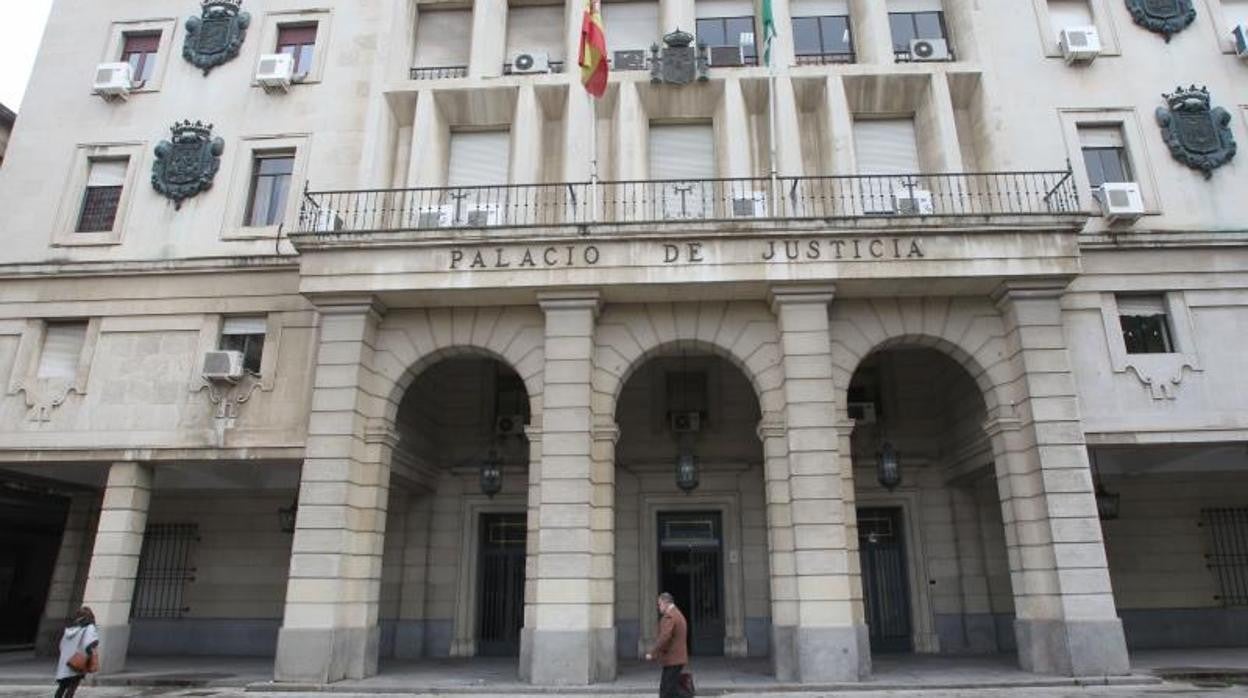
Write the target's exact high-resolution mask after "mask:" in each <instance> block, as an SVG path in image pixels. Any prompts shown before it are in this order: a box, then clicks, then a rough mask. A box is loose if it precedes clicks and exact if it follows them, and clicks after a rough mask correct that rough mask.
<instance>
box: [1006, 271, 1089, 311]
mask: <svg viewBox="0 0 1248 698" xmlns="http://www.w3.org/2000/svg"><path fill="white" fill-rule="evenodd" d="M1070 281H1071V279H1070V277H1065V276H1060V277H1040V278H1036V279H1013V280H1010V281H1004V282H1002V283H1001V285H999V286H997V288H996V289H995V290H993V292H992V302H993V303H995V304H996V305H997V308H998V309H1005V308H1006V307H1007V306H1008V305H1009V304H1010V303H1011V302H1013V301H1017V300H1034V299H1058V298H1061V297H1062V294H1064V293H1066V287H1067V286H1068V285H1069V284H1070Z"/></svg>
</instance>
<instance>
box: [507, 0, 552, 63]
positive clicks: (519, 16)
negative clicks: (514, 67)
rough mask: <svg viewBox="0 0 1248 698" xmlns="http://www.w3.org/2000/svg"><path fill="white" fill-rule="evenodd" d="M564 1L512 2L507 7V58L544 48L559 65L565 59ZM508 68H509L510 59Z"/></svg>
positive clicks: (539, 50) (508, 59)
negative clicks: (556, 4)
mask: <svg viewBox="0 0 1248 698" xmlns="http://www.w3.org/2000/svg"><path fill="white" fill-rule="evenodd" d="M563 31H564V23H563V4H562V3H560V4H559V5H558V6H555V5H539V6H535V7H529V6H522V7H516V6H512V8H511V9H509V10H508V11H507V44H506V45H507V58H506V60H507V61H509V62H510V61H511V59H512V57H514V56H515V55H516V54H519V53H531V52H534V51H538V52H545V53H546V54H547V55H548V56H549V58H550V60H551V61H552V62H553V63H554V64H555V65H553V66H551V69H552V70H556V69H558V67H559V64H560V62H561V61H562V60H563V52H564V47H563V41H564V37H563ZM506 70H507V71H510V70H511V66H510V63H508V64H507V66H506Z"/></svg>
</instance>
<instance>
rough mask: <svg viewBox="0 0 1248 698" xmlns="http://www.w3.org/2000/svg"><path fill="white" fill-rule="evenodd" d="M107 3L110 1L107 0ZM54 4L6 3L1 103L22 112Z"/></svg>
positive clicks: (0, 49) (0, 24) (0, 45)
mask: <svg viewBox="0 0 1248 698" xmlns="http://www.w3.org/2000/svg"><path fill="white" fill-rule="evenodd" d="M105 1H107V0H105ZM50 9H52V0H20V1H19V0H7V1H6V2H4V19H3V21H0V103H3V104H4V106H6V107H8V108H9V109H12V110H13V111H19V109H20V108H21V102H22V95H23V94H24V93H25V92H26V81H27V80H29V79H30V69H31V68H32V67H33V66H34V64H35V54H36V53H37V52H38V51H39V41H40V39H42V38H43V25H44V24H46V23H47V21H48V10H50Z"/></svg>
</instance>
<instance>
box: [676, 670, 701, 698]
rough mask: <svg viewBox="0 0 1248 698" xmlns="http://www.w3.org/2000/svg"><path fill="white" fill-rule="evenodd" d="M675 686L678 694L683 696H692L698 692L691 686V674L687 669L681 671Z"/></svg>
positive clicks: (688, 697) (689, 697)
mask: <svg viewBox="0 0 1248 698" xmlns="http://www.w3.org/2000/svg"><path fill="white" fill-rule="evenodd" d="M676 688H677V690H679V691H680V695H681V696H684V697H685V698H692V696H696V695H697V694H698V693H697V690H696V689H695V688H694V687H693V674H691V673H689V672H688V671H684V672H681V674H680V678H679V679H677V681H676Z"/></svg>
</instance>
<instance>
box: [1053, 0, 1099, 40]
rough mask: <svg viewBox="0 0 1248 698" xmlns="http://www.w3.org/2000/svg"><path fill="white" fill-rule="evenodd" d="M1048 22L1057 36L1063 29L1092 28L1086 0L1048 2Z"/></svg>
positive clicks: (1092, 23) (1054, 0)
mask: <svg viewBox="0 0 1248 698" xmlns="http://www.w3.org/2000/svg"><path fill="white" fill-rule="evenodd" d="M1049 20H1050V21H1051V22H1052V23H1053V32H1054V33H1055V34H1057V35H1059V36H1060V35H1061V32H1062V30H1063V29H1070V28H1072V27H1091V26H1094V22H1093V21H1092V8H1091V7H1089V6H1088V0H1049Z"/></svg>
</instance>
